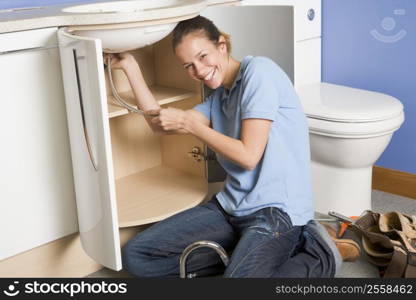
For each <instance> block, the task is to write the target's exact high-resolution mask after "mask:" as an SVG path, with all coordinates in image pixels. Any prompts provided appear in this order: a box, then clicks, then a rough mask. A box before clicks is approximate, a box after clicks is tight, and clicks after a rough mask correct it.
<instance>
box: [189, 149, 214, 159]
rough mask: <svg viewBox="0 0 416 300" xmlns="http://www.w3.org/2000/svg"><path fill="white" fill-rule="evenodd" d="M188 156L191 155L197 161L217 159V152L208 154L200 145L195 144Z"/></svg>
mask: <svg viewBox="0 0 416 300" xmlns="http://www.w3.org/2000/svg"><path fill="white" fill-rule="evenodd" d="M188 156H189V157H191V158H192V159H193V160H195V161H202V160H204V161H207V160H215V153H213V154H212V155H206V154H205V153H204V152H203V151H202V150H201V148H200V147H197V146H194V147H193V148H192V150H191V152H188Z"/></svg>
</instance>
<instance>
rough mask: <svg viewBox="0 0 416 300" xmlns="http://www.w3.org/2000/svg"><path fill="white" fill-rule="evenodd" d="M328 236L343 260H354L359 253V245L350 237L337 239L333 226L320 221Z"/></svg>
mask: <svg viewBox="0 0 416 300" xmlns="http://www.w3.org/2000/svg"><path fill="white" fill-rule="evenodd" d="M321 224H322V226H324V227H325V229H326V231H327V232H328V234H329V236H330V237H331V238H332V240H333V241H334V243H335V245H336V246H337V249H338V251H339V253H340V254H341V257H342V260H343V261H356V260H357V259H358V258H359V257H360V254H361V248H360V246H359V245H358V244H357V243H356V242H355V241H353V240H351V239H339V238H338V236H337V232H336V230H335V228H333V227H332V226H331V225H329V224H326V223H321Z"/></svg>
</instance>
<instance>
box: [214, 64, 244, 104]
mask: <svg viewBox="0 0 416 300" xmlns="http://www.w3.org/2000/svg"><path fill="white" fill-rule="evenodd" d="M249 58H250V56H246V57H244V59H243V60H242V61H241V64H240V69H239V70H238V73H237V76H236V77H235V79H234V82H233V84H232V86H231V88H230V90H228V91H227V89H226V88H225V87H224V86H222V97H221V100H224V99H226V98H227V97H228V96H229V95H230V93H231V91H232V90H233V89H234V88H235V87H236V86H237V84H238V83H239V82H240V81H241V78H243V73H244V68H245V65H246V62H247V60H248V59H249Z"/></svg>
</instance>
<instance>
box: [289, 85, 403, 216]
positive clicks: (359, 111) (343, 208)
mask: <svg viewBox="0 0 416 300" xmlns="http://www.w3.org/2000/svg"><path fill="white" fill-rule="evenodd" d="M296 90H297V92H298V94H299V97H300V100H301V103H302V106H303V109H304V111H305V114H306V116H307V119H308V124H309V136H310V144H311V156H312V183H313V191H314V198H315V210H316V211H318V212H321V213H328V211H335V212H338V213H341V214H343V215H346V216H357V215H360V214H361V213H362V212H363V211H364V210H366V209H371V180H372V167H373V164H374V163H375V162H376V160H377V159H378V158H379V157H380V155H381V154H382V153H383V151H384V149H385V148H386V147H387V145H388V144H389V142H390V139H391V137H392V136H393V133H394V131H396V130H397V129H399V127H400V126H401V124H402V123H403V121H404V113H403V105H402V104H401V103H400V101H399V100H397V99H396V98H394V97H391V96H388V95H385V94H381V93H376V92H370V91H366V90H360V89H355V88H350V87H345V86H340V85H334V84H329V83H316V84H311V85H305V86H301V87H297V88H296Z"/></svg>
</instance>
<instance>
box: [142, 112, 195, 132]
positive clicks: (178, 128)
mask: <svg viewBox="0 0 416 300" xmlns="http://www.w3.org/2000/svg"><path fill="white" fill-rule="evenodd" d="M146 113H149V114H151V113H152V111H149V112H146ZM158 113H159V115H158V116H156V117H154V118H152V120H151V122H152V123H153V124H155V125H157V126H158V127H159V128H160V129H161V130H162V131H164V132H166V133H169V132H172V133H181V134H188V133H191V131H190V124H191V122H190V121H191V120H190V119H191V118H190V117H191V116H190V114H189V113H188V111H184V110H181V109H177V108H173V107H168V108H163V109H161V110H159V111H158Z"/></svg>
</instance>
